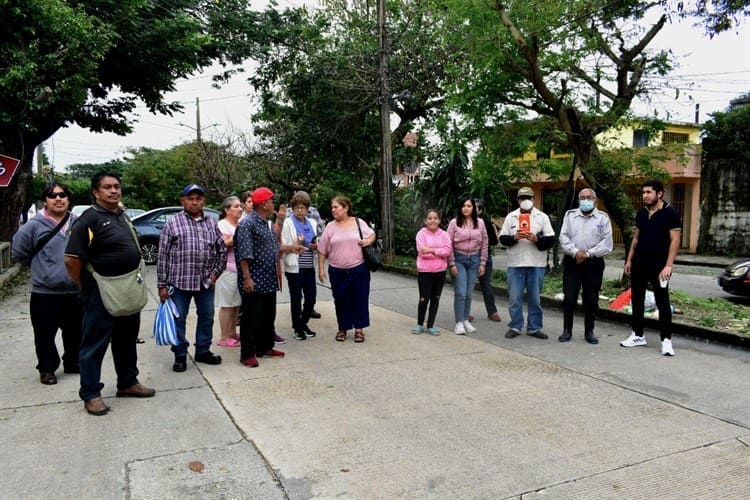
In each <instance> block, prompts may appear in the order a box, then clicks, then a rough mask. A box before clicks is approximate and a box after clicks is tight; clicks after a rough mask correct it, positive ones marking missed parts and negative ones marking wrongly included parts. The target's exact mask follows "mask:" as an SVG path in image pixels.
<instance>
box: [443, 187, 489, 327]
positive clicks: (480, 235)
mask: <svg viewBox="0 0 750 500" xmlns="http://www.w3.org/2000/svg"><path fill="white" fill-rule="evenodd" d="M448 235H449V236H450V237H451V241H452V242H453V254H452V255H451V258H450V260H449V262H448V264H449V265H450V271H451V275H452V276H453V286H454V296H453V314H454V315H455V316H456V329H455V330H454V331H455V333H456V335H466V334H467V333H474V332H476V331H477V329H476V328H474V325H472V324H471V323H469V313H470V312H471V293H472V291H473V290H474V284H475V283H476V281H477V276H482V275H483V274H484V270H485V269H484V264H485V262H487V255H488V239H487V229H486V227H485V225H484V222H483V221H480V220H479V218H478V217H477V206H476V204H475V203H474V199H473V198H472V197H470V196H464V197H463V198H462V199H461V205H459V209H458V213H457V214H456V218H455V219H453V220H451V221H450V222H449V223H448Z"/></svg>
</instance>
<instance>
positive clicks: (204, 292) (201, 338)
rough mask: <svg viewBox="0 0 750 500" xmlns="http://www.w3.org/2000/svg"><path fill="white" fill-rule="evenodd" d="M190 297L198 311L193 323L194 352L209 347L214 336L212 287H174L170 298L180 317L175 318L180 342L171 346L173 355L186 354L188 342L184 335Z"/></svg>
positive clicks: (203, 350) (199, 352)
mask: <svg viewBox="0 0 750 500" xmlns="http://www.w3.org/2000/svg"><path fill="white" fill-rule="evenodd" d="M190 299H193V300H195V309H196V311H197V313H198V322H197V324H196V325H195V354H202V353H204V352H208V351H209V349H211V341H212V340H213V336H214V288H213V287H212V288H201V289H200V290H180V289H179V288H175V289H174V293H173V294H172V300H173V301H174V303H175V305H176V306H177V310H178V311H179V312H180V317H179V318H175V319H174V322H175V327H176V330H177V337H178V338H179V340H180V343H179V344H178V345H176V346H172V352H173V353H174V355H175V356H187V351H188V346H189V345H190V342H188V341H187V338H186V336H185V322H186V320H187V314H188V309H189V308H190Z"/></svg>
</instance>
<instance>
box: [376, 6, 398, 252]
mask: <svg viewBox="0 0 750 500" xmlns="http://www.w3.org/2000/svg"><path fill="white" fill-rule="evenodd" d="M385 2H386V0H378V3H377V9H378V47H379V49H380V58H379V62H380V66H379V75H380V129H381V136H382V144H381V148H380V166H381V172H382V178H381V189H380V191H381V193H380V195H381V207H380V219H381V221H382V224H383V250H384V251H385V254H386V255H385V260H386V262H392V261H393V257H394V239H395V231H394V227H393V155H392V152H391V88H390V82H389V76H388V60H389V56H390V42H389V40H388V31H387V28H386V19H385Z"/></svg>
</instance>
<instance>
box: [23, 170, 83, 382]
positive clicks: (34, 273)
mask: <svg viewBox="0 0 750 500" xmlns="http://www.w3.org/2000/svg"><path fill="white" fill-rule="evenodd" d="M69 194H70V193H69V191H68V189H67V188H66V187H65V186H63V185H62V184H59V183H57V182H52V183H50V184H48V185H47V186H45V187H44V191H43V192H42V203H43V204H44V207H43V208H42V210H41V211H39V213H37V214H36V216H35V217H34V218H32V219H31V220H29V221H28V222H27V223H26V224H24V225H23V226H21V228H20V229H19V230H18V232H17V233H16V234H15V236H13V250H12V254H13V260H15V261H16V262H20V263H21V264H23V265H26V266H30V267H31V300H30V302H29V315H30V316H31V326H32V328H33V329H34V348H35V350H36V359H37V365H36V368H37V370H39V380H40V382H41V383H42V384H44V385H54V384H56V383H57V376H56V375H55V370H57V369H58V368H59V367H60V355H59V353H58V350H57V346H56V345H55V336H56V335H57V330H58V329H59V330H60V331H61V332H62V341H63V349H64V351H63V355H62V364H63V371H64V372H65V373H78V372H79V371H80V369H79V365H78V349H79V346H80V345H81V318H82V314H83V312H82V308H81V307H82V306H81V302H80V300H79V299H78V285H76V283H75V282H74V281H73V280H72V279H71V278H70V276H68V273H67V271H66V270H65V260H64V254H65V245H66V244H67V242H68V239H69V238H70V227H71V224H72V222H73V220H74V219H75V215H71V214H70V213H69V212H68V208H69V206H70V196H69Z"/></svg>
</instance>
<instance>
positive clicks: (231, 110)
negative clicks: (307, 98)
mask: <svg viewBox="0 0 750 500" xmlns="http://www.w3.org/2000/svg"><path fill="white" fill-rule="evenodd" d="M293 1H294V0H287V1H285V2H284V1H282V2H280V3H281V4H282V7H283V6H285V5H288V4H290V3H293ZM258 3H261V2H258ZM749 24H750V23H748V22H747V21H746V22H745V24H744V25H743V26H741V29H740V31H739V33H735V32H730V33H723V34H721V35H719V36H716V37H714V38H713V39H709V38H708V37H706V36H704V35H703V34H702V32H701V30H700V29H698V28H693V27H691V26H690V23H680V24H672V25H670V24H668V25H666V26H665V28H664V29H663V30H662V32H661V33H660V34H659V35H658V36H657V38H656V39H655V41H654V43H652V45H653V46H654V47H658V48H668V49H671V50H672V51H673V53H674V54H675V56H677V61H678V63H679V64H680V67H679V68H677V69H676V70H675V71H674V72H673V73H672V74H671V75H670V76H669V77H668V78H665V79H664V80H663V91H662V92H656V93H654V94H652V95H651V96H650V97H651V102H639V103H637V104H636V106H635V107H634V109H635V111H636V112H637V113H638V114H641V115H648V116H652V115H654V113H658V115H659V116H660V117H662V119H667V118H668V119H669V120H670V121H680V122H692V121H693V120H694V114H695V105H696V104H700V122H701V123H702V122H704V121H706V119H708V115H709V114H710V113H712V112H715V111H723V110H725V109H726V108H727V106H728V104H729V101H730V100H732V99H734V98H736V97H738V96H739V95H741V94H744V93H747V92H748V91H750V55H748V54H750V50H748V48H750V26H748V25H749ZM248 68H249V67H248ZM211 75H212V73H211V72H210V71H207V72H205V73H204V74H200V75H195V76H193V77H191V78H189V79H187V80H184V81H180V82H179V83H178V85H177V87H178V90H177V91H176V92H174V93H171V94H169V95H168V96H167V100H168V101H172V100H176V101H180V102H182V103H183V104H184V106H185V111H184V113H183V114H181V115H175V116H172V117H167V116H160V115H159V116H155V115H152V114H150V113H148V111H147V110H146V109H145V108H144V107H139V108H138V109H137V113H138V115H139V117H140V118H139V123H138V124H136V126H135V129H134V132H133V133H132V134H130V135H128V136H126V137H120V136H117V135H114V134H93V133H90V132H88V131H87V130H83V129H81V128H79V127H76V126H71V127H69V128H66V129H61V130H60V131H59V132H57V133H56V134H55V135H54V136H53V137H52V138H50V140H48V141H47V142H46V143H45V148H46V153H47V156H48V157H49V158H50V160H51V162H52V164H53V165H54V166H55V168H56V169H58V170H60V169H64V168H65V167H66V166H68V165H70V164H74V163H103V162H106V161H109V160H113V159H118V158H123V157H124V156H125V153H126V150H127V149H129V148H137V147H150V148H154V149H168V148H170V147H173V146H176V145H178V144H182V143H185V142H189V141H191V140H193V139H195V136H196V131H195V128H196V127H195V125H196V112H195V111H196V107H195V100H196V98H199V99H200V118H201V128H202V135H203V138H204V139H211V137H212V136H216V137H220V136H221V135H227V134H232V133H233V131H234V132H235V133H236V132H237V131H240V132H243V131H244V132H249V130H250V129H251V128H252V127H251V124H250V117H251V115H252V113H253V108H252V101H253V96H252V89H251V88H250V86H249V85H248V84H247V82H246V81H245V78H246V77H243V76H242V75H240V76H238V77H235V78H234V79H233V80H232V81H231V82H230V83H229V84H227V85H225V86H224V87H222V89H220V90H217V89H214V88H212V87H211ZM657 83H658V82H657ZM676 89H679V92H678V91H677V90H676ZM215 134H218V135H215Z"/></svg>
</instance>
